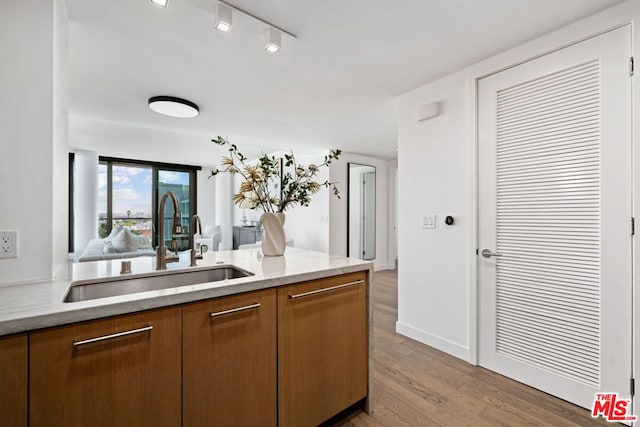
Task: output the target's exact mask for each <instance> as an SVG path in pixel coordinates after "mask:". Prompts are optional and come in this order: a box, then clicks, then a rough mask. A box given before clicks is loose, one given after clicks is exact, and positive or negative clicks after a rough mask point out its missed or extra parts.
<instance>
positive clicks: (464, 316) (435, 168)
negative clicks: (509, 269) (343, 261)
mask: <svg viewBox="0 0 640 427" xmlns="http://www.w3.org/2000/svg"><path fill="white" fill-rule="evenodd" d="M638 4H639V2H637V1H630V2H627V3H623V4H621V5H619V6H617V7H614V8H611V9H608V10H606V11H604V12H602V13H599V14H597V15H594V16H592V17H590V18H587V19H585V20H582V21H579V22H576V23H574V24H572V25H570V26H568V27H565V28H562V29H560V30H558V31H555V32H552V33H550V34H547V35H545V36H543V37H540V38H538V39H536V40H533V41H531V42H529V43H526V44H524V45H521V46H518V47H516V48H514V49H511V50H509V51H507V52H504V53H502V54H499V55H497V56H495V57H492V58H489V59H487V60H484V61H482V62H480V63H478V64H475V65H473V66H470V67H467V68H465V69H463V70H460V71H458V72H456V73H453V74H451V75H449V76H446V77H444V78H442V79H439V80H437V81H434V82H432V83H429V84H427V85H424V86H422V87H420V88H417V89H415V90H413V91H411V92H409V93H407V94H405V95H403V96H401V97H400V98H399V104H398V146H399V155H398V187H399V190H398V195H399V202H398V227H399V243H398V246H399V248H398V258H399V272H398V323H397V325H396V328H397V330H398V332H400V333H402V334H405V335H407V336H410V337H412V338H414V339H417V340H419V341H421V342H424V343H426V344H429V345H431V346H434V347H436V348H439V349H441V350H443V351H446V352H448V353H450V354H453V355H455V356H458V357H460V358H463V359H466V360H469V361H470V362H472V363H474V362H475V360H476V347H477V337H476V294H477V284H476V255H475V250H476V247H477V238H476V221H477V216H476V200H477V198H476V197H477V195H476V148H475V147H476V142H475V127H476V122H475V114H476V112H475V105H476V98H475V94H476V86H475V82H476V79H478V78H480V77H482V76H485V75H487V74H490V73H493V72H496V71H499V70H501V69H504V68H507V67H510V66H513V65H515V64H518V63H521V62H524V61H527V60H530V59H533V58H535V57H536V56H539V55H542V54H544V53H546V52H549V51H552V50H555V49H558V48H560V47H562V46H566V45H568V44H571V43H574V42H576V41H579V40H582V39H584V38H587V37H590V36H593V35H595V34H598V33H600V32H602V31H606V30H607V29H610V28H614V27H616V26H619V25H624V24H628V23H632V22H633V21H634V20H637V19H638V18H639V17H640V10H639V8H638ZM635 37H636V40H635V43H634V46H639V45H640V44H639V42H640V37H639V36H638V34H637V33H636V35H635ZM635 56H636V58H637V57H638V53H635ZM636 62H637V61H636ZM625 65H626V64H625ZM637 74H638V73H636V75H637ZM433 101H440V102H442V103H443V104H442V106H443V110H442V114H441V116H439V117H437V118H434V119H431V120H428V121H426V122H422V123H419V122H418V121H417V119H416V109H417V107H418V106H420V105H422V104H425V103H429V102H433ZM638 108H640V99H639V96H638V93H637V91H636V94H635V98H634V110H636V111H638ZM636 116H637V115H636ZM635 120H636V123H634V127H635V128H638V126H639V125H640V119H638V118H637V117H636V118H635ZM634 144H635V146H636V148H635V149H634V151H635V153H639V151H640V143H639V141H638V135H637V134H636V135H634ZM638 156H639V157H640V154H638ZM636 160H637V161H640V158H639V159H636ZM635 182H636V188H638V186H639V185H640V177H639V176H636V177H635ZM636 197H638V198H639V199H640V191H639V193H638V194H637V195H636ZM431 213H435V214H436V215H437V216H438V217H437V228H436V229H435V230H423V229H422V228H421V219H422V216H423V215H424V214H431ZM446 215H453V216H454V217H456V225H455V226H454V227H452V228H444V227H443V222H442V221H443V217H444V216H446ZM636 253H638V252H637V251H636ZM639 262H640V260H636V265H638V263H639ZM636 277H637V275H636ZM634 286H635V289H636V292H635V293H634V295H636V296H638V294H639V291H638V289H639V288H640V287H639V286H638V285H634ZM635 303H636V306H638V305H640V296H638V299H637V301H636V302H635ZM639 327H640V324H636V329H635V330H636V331H638V328H639ZM639 338H640V333H639V334H638V335H637V336H636V343H637V342H638V339H639ZM638 350H640V345H639V347H638V348H637V349H636V351H638Z"/></svg>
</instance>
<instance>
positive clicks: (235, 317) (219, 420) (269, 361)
mask: <svg viewBox="0 0 640 427" xmlns="http://www.w3.org/2000/svg"><path fill="white" fill-rule="evenodd" d="M182 330H183V349H184V350H183V358H184V359H183V360H184V365H183V373H184V375H183V399H184V400H183V411H184V414H183V425H184V426H185V427H193V426H221V427H224V426H275V425H276V424H277V416H276V405H277V398H276V391H277V386H276V356H277V355H276V350H277V346H276V290H275V289H267V290H264V291H256V292H249V293H246V294H240V295H233V296H228V297H222V298H218V299H214V300H209V301H204V302H199V303H194V304H189V305H186V306H184V308H183V329H182Z"/></svg>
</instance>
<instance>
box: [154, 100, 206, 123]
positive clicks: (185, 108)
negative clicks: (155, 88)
mask: <svg viewBox="0 0 640 427" xmlns="http://www.w3.org/2000/svg"><path fill="white" fill-rule="evenodd" d="M149 108H151V109H152V110H153V111H155V112H156V113H160V114H164V115H165V116H170V117H178V118H181V119H186V118H191V117H196V116H197V115H198V114H200V108H199V107H198V106H197V105H196V104H194V103H193V102H191V101H187V100H186V99H182V98H176V97H175V96H154V97H153V98H149Z"/></svg>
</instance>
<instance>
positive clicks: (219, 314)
mask: <svg viewBox="0 0 640 427" xmlns="http://www.w3.org/2000/svg"><path fill="white" fill-rule="evenodd" d="M258 307H260V303H259V302H255V303H253V304H251V305H245V306H244V307H238V308H231V309H229V310H223V311H216V312H213V313H209V316H211V317H218V316H224V315H225V314H231V313H237V312H239V311H245V310H251V309H253V308H258Z"/></svg>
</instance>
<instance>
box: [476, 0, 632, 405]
mask: <svg viewBox="0 0 640 427" xmlns="http://www.w3.org/2000/svg"><path fill="white" fill-rule="evenodd" d="M634 21H637V22H640V7H638V6H635V7H634V6H632V5H630V3H629V2H627V3H623V4H622V5H619V6H616V7H613V8H610V9H607V10H605V11H604V12H601V13H598V14H596V15H593V16H591V17H589V18H586V19H584V20H581V21H579V22H576V23H574V24H571V25H569V26H567V27H564V28H562V29H560V30H557V31H554V32H551V33H549V34H547V35H545V36H542V37H540V38H538V39H535V40H533V41H531V42H528V43H525V44H523V45H520V46H518V47H516V48H513V49H511V50H508V51H506V52H503V53H501V54H498V55H496V56H494V57H491V58H489V59H487V60H484V61H482V62H480V63H478V64H475V65H473V66H471V67H469V68H468V69H467V70H466V71H467V73H466V74H467V76H466V80H467V120H468V124H469V127H468V129H469V132H468V143H469V147H470V150H469V171H470V174H469V179H470V182H469V188H470V195H469V201H470V204H469V216H470V221H469V237H468V238H469V250H470V252H471V253H470V256H469V305H468V310H469V318H468V320H469V324H468V328H469V334H468V342H469V347H468V349H469V351H468V362H469V363H471V364H473V365H477V364H478V351H479V345H478V335H479V331H478V327H479V323H480V322H479V318H478V315H479V312H478V300H479V298H478V296H479V282H480V281H479V276H478V263H479V258H478V254H477V251H478V248H479V246H478V244H479V238H478V230H479V212H478V198H479V187H478V181H479V180H478V174H479V171H480V168H479V164H478V111H479V109H478V83H479V80H480V79H482V78H485V77H488V76H491V75H493V74H496V73H499V72H501V71H504V70H507V69H509V68H513V67H516V66H518V65H521V64H524V63H527V62H530V61H533V60H535V59H537V58H540V57H542V56H545V55H547V54H549V53H553V52H557V51H559V50H562V49H564V48H566V47H569V46H572V45H575V44H578V43H580V42H582V41H585V40H588V39H591V38H594V37H597V36H599V35H601V34H604V33H607V32H609V31H612V30H615V29H618V28H621V27H624V26H627V25H629V26H630V27H631V49H632V54H633V56H634V57H636V72H635V75H634V76H633V78H632V81H631V87H632V105H631V106H630V108H632V114H633V112H634V111H640V91H637V90H635V85H634V79H635V78H637V76H638V75H640V55H639V53H638V52H637V51H636V46H640V31H637V32H636V31H634ZM532 52H534V53H533V54H532ZM536 52H537V53H536ZM632 117H633V122H632V134H631V138H632V151H633V165H634V167H633V172H632V191H633V201H632V206H633V216H634V217H636V218H638V219H639V221H640V171H636V168H635V165H640V133H638V132H635V128H636V126H640V119H638V118H636V116H635V115H633V116H632ZM639 224H640V223H639ZM637 234H640V233H637ZM636 245H638V242H637V239H634V240H633V242H632V251H633V255H632V256H633V258H632V263H633V272H632V299H633V301H632V305H633V307H632V313H635V311H636V309H638V308H640V280H638V276H639V275H638V274H636V271H637V269H638V268H639V267H640V253H639V252H640V251H639V250H637V248H636ZM632 319H633V320H632V322H633V324H632V343H631V345H632V364H633V366H632V372H633V375H634V377H640V366H639V362H640V361H639V360H638V358H639V357H636V356H640V316H633V318H632ZM638 394H640V390H639V391H638ZM634 410H635V412H634V413H635V414H638V413H640V399H634Z"/></svg>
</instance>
